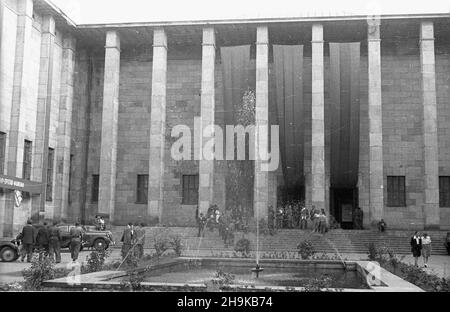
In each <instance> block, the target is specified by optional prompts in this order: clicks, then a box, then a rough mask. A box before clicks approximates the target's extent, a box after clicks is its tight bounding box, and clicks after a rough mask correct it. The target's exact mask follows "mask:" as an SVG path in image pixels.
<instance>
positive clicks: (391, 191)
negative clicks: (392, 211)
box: [387, 176, 406, 207]
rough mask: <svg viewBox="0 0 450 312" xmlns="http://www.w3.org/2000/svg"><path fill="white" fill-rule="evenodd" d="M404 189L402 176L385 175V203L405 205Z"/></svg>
mask: <svg viewBox="0 0 450 312" xmlns="http://www.w3.org/2000/svg"><path fill="white" fill-rule="evenodd" d="M405 194H406V191H405V177H404V176H388V177H387V196H388V198H387V205H388V206H390V207H405V206H406V195H405Z"/></svg>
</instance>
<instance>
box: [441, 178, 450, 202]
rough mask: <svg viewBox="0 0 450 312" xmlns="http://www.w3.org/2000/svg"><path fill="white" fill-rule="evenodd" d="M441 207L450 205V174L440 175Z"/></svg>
mask: <svg viewBox="0 0 450 312" xmlns="http://www.w3.org/2000/svg"><path fill="white" fill-rule="evenodd" d="M439 207H450V176H447V177H439Z"/></svg>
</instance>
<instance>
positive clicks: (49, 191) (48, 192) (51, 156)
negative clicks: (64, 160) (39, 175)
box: [45, 147, 55, 202]
mask: <svg viewBox="0 0 450 312" xmlns="http://www.w3.org/2000/svg"><path fill="white" fill-rule="evenodd" d="M54 160H55V150H54V149H53V148H50V147H49V148H48V159H47V187H46V189H45V200H46V201H50V202H51V201H52V200H53V163H54Z"/></svg>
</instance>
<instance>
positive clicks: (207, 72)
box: [198, 27, 216, 213]
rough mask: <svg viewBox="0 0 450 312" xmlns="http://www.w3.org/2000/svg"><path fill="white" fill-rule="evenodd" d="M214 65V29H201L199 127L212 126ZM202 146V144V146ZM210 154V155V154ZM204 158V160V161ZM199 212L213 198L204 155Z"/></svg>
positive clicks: (210, 163)
mask: <svg viewBox="0 0 450 312" xmlns="http://www.w3.org/2000/svg"><path fill="white" fill-rule="evenodd" d="M215 63H216V38H215V34H214V28H212V27H208V28H204V29H203V48H202V91H201V114H200V119H201V126H202V129H205V127H207V126H214V116H215V88H214V74H215ZM201 137H202V138H203V139H202V140H203V143H205V142H206V141H209V140H210V139H211V137H206V136H205V137H204V136H203V135H202V136H201ZM202 146H203V144H202ZM211 154H212V153H211ZM205 158H206V159H205ZM199 173H200V175H199V177H200V183H199V190H198V198H199V211H200V212H203V213H206V211H207V210H208V207H209V206H210V205H211V203H212V201H213V196H214V160H213V155H204V156H203V157H201V158H200V164H199Z"/></svg>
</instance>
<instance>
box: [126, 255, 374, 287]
mask: <svg viewBox="0 0 450 312" xmlns="http://www.w3.org/2000/svg"><path fill="white" fill-rule="evenodd" d="M260 264H261V267H262V268H263V269H264V271H263V272H261V273H260V276H259V278H257V279H256V278H254V276H252V272H251V269H252V268H254V267H255V261H254V260H251V259H213V258H206V259H205V258H203V259H189V258H185V259H180V261H176V262H173V263H167V264H161V265H156V266H154V267H152V268H150V270H149V271H148V272H146V273H145V280H144V282H149V283H169V284H170V283H176V284H190V285H192V284H201V285H204V284H207V283H209V282H211V280H212V279H213V278H214V277H215V274H216V272H217V271H218V270H221V271H223V272H225V273H231V274H233V275H234V276H235V279H234V281H233V282H232V284H234V285H238V286H249V287H254V286H255V287H271V286H272V287H274V286H275V287H304V286H305V284H307V283H308V282H310V280H311V279H313V278H320V277H323V276H328V277H330V278H331V281H332V283H331V285H330V287H331V288H347V289H368V288H369V286H368V285H367V283H366V281H365V278H364V277H363V276H361V275H360V273H359V272H358V271H357V270H356V266H355V265H354V264H352V263H349V264H348V265H347V266H346V268H344V265H343V263H341V262H339V261H299V260H292V261H289V260H262V261H261V263H260ZM119 279H120V278H119Z"/></svg>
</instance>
